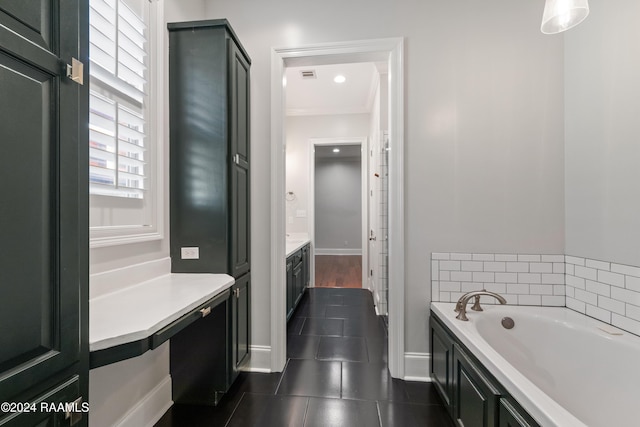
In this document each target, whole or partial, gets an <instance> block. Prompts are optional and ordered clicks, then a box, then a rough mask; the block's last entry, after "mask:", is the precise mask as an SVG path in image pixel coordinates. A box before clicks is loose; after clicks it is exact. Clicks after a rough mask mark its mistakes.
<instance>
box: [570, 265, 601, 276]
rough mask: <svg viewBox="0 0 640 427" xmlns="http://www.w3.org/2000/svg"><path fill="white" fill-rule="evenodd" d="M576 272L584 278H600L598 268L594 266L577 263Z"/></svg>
mask: <svg viewBox="0 0 640 427" xmlns="http://www.w3.org/2000/svg"><path fill="white" fill-rule="evenodd" d="M574 274H575V275H576V276H578V277H582V278H584V279H589V280H598V270H594V269H593V268H589V267H582V266H579V265H576V269H575V273H574Z"/></svg>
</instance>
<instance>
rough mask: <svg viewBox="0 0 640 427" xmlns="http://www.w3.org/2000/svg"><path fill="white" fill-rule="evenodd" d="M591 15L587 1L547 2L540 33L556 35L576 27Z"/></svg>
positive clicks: (555, 0) (547, 0)
mask: <svg viewBox="0 0 640 427" xmlns="http://www.w3.org/2000/svg"><path fill="white" fill-rule="evenodd" d="M587 15H589V3H588V1H587V0H546V2H545V4H544V12H543V14H542V25H541V26H540V31H542V32H543V33H544V34H556V33H561V32H562V31H566V30H568V29H569V28H572V27H575V26H576V25H578V24H579V23H581V22H582V21H584V19H585V18H586V17H587Z"/></svg>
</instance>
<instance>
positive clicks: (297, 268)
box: [286, 239, 311, 320]
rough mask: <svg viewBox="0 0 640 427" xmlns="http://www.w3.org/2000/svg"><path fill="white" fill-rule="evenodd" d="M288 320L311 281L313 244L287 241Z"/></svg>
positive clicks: (302, 241)
mask: <svg viewBox="0 0 640 427" xmlns="http://www.w3.org/2000/svg"><path fill="white" fill-rule="evenodd" d="M286 251H287V268H286V272H287V289H286V291H287V292H286V293H287V305H286V307H287V320H289V318H290V317H291V315H292V314H293V312H294V310H295V309H296V307H297V306H298V303H299V302H300V300H301V299H302V295H304V291H305V289H306V288H307V286H309V282H310V280H311V243H310V242H309V240H308V239H298V240H287V243H286Z"/></svg>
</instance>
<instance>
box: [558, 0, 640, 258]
mask: <svg viewBox="0 0 640 427" xmlns="http://www.w3.org/2000/svg"><path fill="white" fill-rule="evenodd" d="M590 8H591V14H590V15H589V17H588V18H587V20H586V21H584V23H582V24H581V25H580V26H578V27H576V28H575V29H573V30H571V31H568V32H567V35H566V38H565V40H566V41H565V43H566V45H565V46H566V48H565V117H566V124H565V126H566V129H565V131H566V136H565V138H566V139H565V144H566V154H565V158H566V160H565V167H566V190H565V192H566V212H567V213H566V247H567V249H566V253H567V254H569V255H577V256H583V257H589V258H593V259H598V260H603V261H613V262H617V263H622V264H632V265H636V266H640V26H639V25H638V18H639V17H640V2H638V1H637V0H616V1H615V2H608V1H605V0H592V1H591V2H590Z"/></svg>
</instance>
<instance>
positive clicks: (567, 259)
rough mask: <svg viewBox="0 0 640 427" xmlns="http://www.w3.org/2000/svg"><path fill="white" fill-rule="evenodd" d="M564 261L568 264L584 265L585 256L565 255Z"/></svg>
mask: <svg viewBox="0 0 640 427" xmlns="http://www.w3.org/2000/svg"><path fill="white" fill-rule="evenodd" d="M564 262H565V263H567V264H574V265H582V266H584V265H585V260H584V258H580V257H576V256H571V255H566V256H565V257H564Z"/></svg>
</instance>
